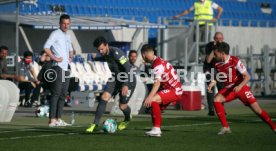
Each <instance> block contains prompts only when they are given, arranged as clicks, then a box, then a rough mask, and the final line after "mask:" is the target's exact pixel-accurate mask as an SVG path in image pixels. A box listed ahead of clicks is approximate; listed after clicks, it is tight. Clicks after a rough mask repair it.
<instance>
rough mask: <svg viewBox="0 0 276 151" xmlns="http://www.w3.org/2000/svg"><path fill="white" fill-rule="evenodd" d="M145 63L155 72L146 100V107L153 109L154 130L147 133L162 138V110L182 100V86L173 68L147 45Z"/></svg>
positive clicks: (142, 52)
mask: <svg viewBox="0 0 276 151" xmlns="http://www.w3.org/2000/svg"><path fill="white" fill-rule="evenodd" d="M141 54H142V57H143V59H144V61H145V62H147V63H150V64H151V65H152V68H153V72H154V83H153V87H152V89H151V91H150V93H149V95H148V96H147V98H146V99H145V102H144V106H145V107H151V108H152V113H151V116H152V122H153V128H152V129H151V130H150V131H148V132H146V133H145V134H146V135H148V136H156V137H160V136H161V129H160V126H161V122H162V117H161V109H160V108H162V109H165V108H166V106H168V105H169V104H170V103H172V102H176V101H180V100H181V99H182V93H183V92H182V91H183V90H182V86H181V83H180V81H179V78H178V76H177V74H176V71H175V69H174V68H173V66H172V65H171V64H170V63H168V62H166V61H165V60H163V59H162V58H160V57H157V56H155V55H154V49H153V48H152V46H150V45H148V44H146V45H144V46H143V47H142V49H141Z"/></svg>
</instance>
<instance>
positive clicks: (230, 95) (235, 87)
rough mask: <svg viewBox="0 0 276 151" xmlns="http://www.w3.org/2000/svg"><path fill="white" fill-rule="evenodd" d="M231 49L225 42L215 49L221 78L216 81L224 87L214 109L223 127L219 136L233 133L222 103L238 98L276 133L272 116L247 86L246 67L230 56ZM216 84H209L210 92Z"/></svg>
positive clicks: (215, 101)
mask: <svg viewBox="0 0 276 151" xmlns="http://www.w3.org/2000/svg"><path fill="white" fill-rule="evenodd" d="M229 49H230V48H229V45H228V44H227V43H225V42H221V43H217V44H216V46H215V49H214V55H215V58H216V61H215V62H214V63H213V66H214V68H215V69H216V70H217V71H218V73H217V75H218V74H219V75H220V76H219V77H220V78H218V76H217V78H216V80H220V82H222V83H223V85H224V88H223V89H221V90H220V91H219V92H218V94H217V95H216V96H215V100H214V107H215V109H216V112H217V115H218V117H219V119H220V121H221V124H222V126H223V127H222V128H221V130H220V131H219V133H218V135H223V134H226V133H231V130H230V128H229V125H228V123H227V121H226V116H225V110H224V106H223V105H222V103H223V102H230V101H233V100H234V99H236V98H238V99H239V100H241V101H242V102H243V103H244V105H246V106H248V107H250V108H251V109H252V111H253V112H255V113H256V114H257V115H258V116H259V117H260V118H261V119H262V120H263V121H264V122H266V123H267V124H268V125H269V126H270V127H271V129H272V130H273V131H274V132H276V126H275V124H274V123H273V122H272V120H271V118H270V116H269V115H268V114H267V112H266V111H265V110H263V109H262V108H261V107H260V105H259V104H258V102H257V100H256V98H255V97H254V96H253V94H252V92H251V91H250V88H249V86H247V83H248V81H249V80H250V76H249V74H248V72H247V71H246V68H245V66H244V65H243V63H242V62H241V61H240V60H239V58H237V57H235V56H230V55H229ZM215 83H216V81H215V80H214V81H212V82H211V83H210V84H209V86H208V90H209V91H211V89H212V87H213V86H214V85H215Z"/></svg>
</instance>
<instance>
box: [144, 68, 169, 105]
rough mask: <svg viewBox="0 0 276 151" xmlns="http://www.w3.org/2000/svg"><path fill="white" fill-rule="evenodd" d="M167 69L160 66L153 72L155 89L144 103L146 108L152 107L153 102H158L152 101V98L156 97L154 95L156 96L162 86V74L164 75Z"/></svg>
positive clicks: (153, 88)
mask: <svg viewBox="0 0 276 151" xmlns="http://www.w3.org/2000/svg"><path fill="white" fill-rule="evenodd" d="M164 71H165V68H164V66H162V65H158V66H156V67H154V69H153V72H154V83H153V87H152V89H151V91H150V93H149V95H148V97H147V98H146V100H145V102H144V106H145V107H150V106H151V102H152V101H156V100H152V98H153V97H154V95H156V93H157V92H158V90H159V88H160V85H161V80H162V78H161V77H162V74H163V73H164Z"/></svg>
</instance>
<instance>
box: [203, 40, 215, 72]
mask: <svg viewBox="0 0 276 151" xmlns="http://www.w3.org/2000/svg"><path fill="white" fill-rule="evenodd" d="M213 46H214V41H212V42H209V43H208V44H207V45H206V47H205V54H206V56H209V55H210V54H211V52H212V51H213ZM213 61H214V59H213V60H212V62H213ZM212 62H211V63H208V62H207V57H206V59H205V61H204V65H203V71H204V72H207V71H209V72H210V71H211V68H212V67H213V63H212Z"/></svg>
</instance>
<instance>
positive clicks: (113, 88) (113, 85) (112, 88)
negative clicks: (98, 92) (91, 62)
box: [104, 77, 136, 104]
mask: <svg viewBox="0 0 276 151" xmlns="http://www.w3.org/2000/svg"><path fill="white" fill-rule="evenodd" d="M122 86H123V83H122V82H119V81H117V80H115V81H112V82H111V81H108V82H107V84H106V87H105V90H104V92H108V93H109V94H111V96H116V95H117V94H118V93H120V99H119V102H120V104H127V103H128V101H129V99H130V98H131V96H132V94H133V92H134V90H135V87H136V78H135V77H134V80H133V82H131V83H130V85H129V87H128V95H127V96H122V93H121V90H122Z"/></svg>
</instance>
